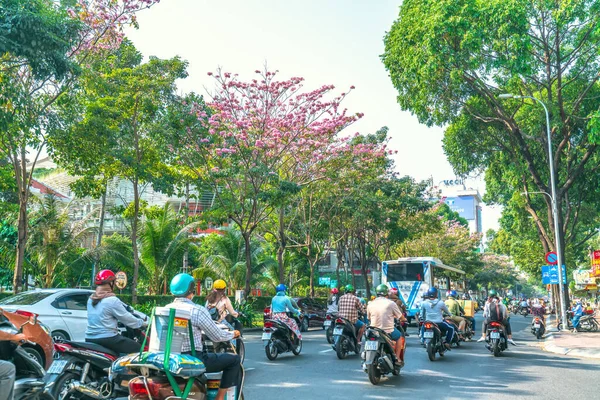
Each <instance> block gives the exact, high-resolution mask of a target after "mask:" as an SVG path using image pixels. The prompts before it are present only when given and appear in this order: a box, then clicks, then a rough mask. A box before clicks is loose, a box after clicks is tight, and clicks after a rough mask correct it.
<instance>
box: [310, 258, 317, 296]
mask: <svg viewBox="0 0 600 400" xmlns="http://www.w3.org/2000/svg"><path fill="white" fill-rule="evenodd" d="M316 263H317V261H315V262H312V261H309V264H310V297H315V264H316Z"/></svg>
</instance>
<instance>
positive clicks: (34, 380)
mask: <svg viewBox="0 0 600 400" xmlns="http://www.w3.org/2000/svg"><path fill="white" fill-rule="evenodd" d="M33 318H34V321H33V322H32V321H27V322H25V323H24V324H23V325H22V326H21V327H20V328H19V329H17V328H16V326H14V325H13V324H12V323H11V322H10V321H8V320H4V321H2V322H0V331H2V332H5V333H8V334H10V335H17V334H19V333H23V327H24V326H25V325H27V324H30V323H31V324H33V325H35V324H36V323H37V317H33ZM28 343H30V342H28ZM30 344H32V345H35V343H30ZM0 345H1V346H3V347H8V348H4V349H2V354H12V357H11V360H10V361H11V362H12V363H13V364H14V365H15V370H16V380H15V385H14V388H13V392H14V398H15V400H54V397H52V396H51V395H50V394H48V393H44V374H45V371H44V368H43V367H42V366H41V365H40V364H39V363H38V362H37V360H36V359H35V358H33V357H31V356H30V355H29V353H27V352H26V351H25V350H24V349H23V348H22V347H21V344H18V345H17V344H14V343H12V342H0ZM2 390H3V391H4V390H7V388H4V387H3V388H2Z"/></svg>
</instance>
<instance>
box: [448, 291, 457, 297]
mask: <svg viewBox="0 0 600 400" xmlns="http://www.w3.org/2000/svg"><path fill="white" fill-rule="evenodd" d="M448 296H449V297H454V298H455V299H456V298H457V297H458V293H456V290H451V291H450V293H449V294H448Z"/></svg>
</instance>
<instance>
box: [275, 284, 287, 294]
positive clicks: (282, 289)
mask: <svg viewBox="0 0 600 400" xmlns="http://www.w3.org/2000/svg"><path fill="white" fill-rule="evenodd" d="M275 291H276V292H277V293H279V292H287V286H285V285H284V284H283V283H280V284H279V285H277V287H276V288H275Z"/></svg>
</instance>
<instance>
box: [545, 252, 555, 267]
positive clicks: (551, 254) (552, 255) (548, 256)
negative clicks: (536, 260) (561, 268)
mask: <svg viewBox="0 0 600 400" xmlns="http://www.w3.org/2000/svg"><path fill="white" fill-rule="evenodd" d="M546 262H547V263H548V264H557V263H558V255H557V254H556V253H555V252H553V251H550V252H548V253H546Z"/></svg>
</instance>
